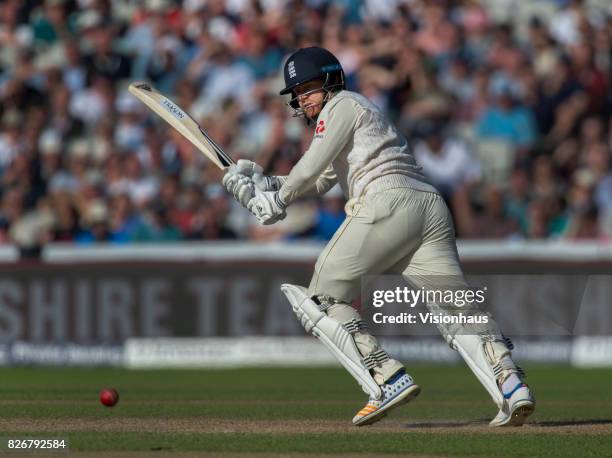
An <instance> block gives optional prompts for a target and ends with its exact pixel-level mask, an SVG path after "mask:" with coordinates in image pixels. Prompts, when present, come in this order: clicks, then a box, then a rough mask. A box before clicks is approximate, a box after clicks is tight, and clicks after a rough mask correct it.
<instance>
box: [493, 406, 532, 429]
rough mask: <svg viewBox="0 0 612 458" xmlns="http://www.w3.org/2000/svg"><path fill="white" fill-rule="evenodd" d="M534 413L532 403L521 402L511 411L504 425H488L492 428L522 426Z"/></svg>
mask: <svg viewBox="0 0 612 458" xmlns="http://www.w3.org/2000/svg"><path fill="white" fill-rule="evenodd" d="M534 411H535V403H534V402H532V401H523V402H522V403H519V405H518V406H517V407H515V409H514V410H513V411H512V413H511V414H510V416H509V418H508V420H506V421H505V422H504V423H498V424H496V425H490V426H493V427H496V426H523V425H524V424H525V421H526V420H527V417H529V416H530V415H531V414H532V413H533V412H534Z"/></svg>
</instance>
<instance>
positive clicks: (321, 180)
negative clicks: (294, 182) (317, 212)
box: [270, 165, 338, 197]
mask: <svg viewBox="0 0 612 458" xmlns="http://www.w3.org/2000/svg"><path fill="white" fill-rule="evenodd" d="M287 176H288V175H283V176H274V177H270V178H273V179H275V180H276V181H277V183H278V188H277V189H280V188H281V187H282V186H283V184H285V181H287ZM337 182H338V178H337V177H336V172H334V168H333V167H332V166H331V165H330V166H329V167H327V168H326V169H325V170H324V171H323V173H322V174H321V175H320V176H319V177H318V178H317V181H315V183H314V185H313V186H312V187H310V188H308V189H307V190H305V191H304V192H303V193H302V194H301V195H300V196H301V197H317V196H321V195H323V194H325V193H326V192H327V191H329V190H330V189H331V188H333V187H334V185H335V184H336V183H337Z"/></svg>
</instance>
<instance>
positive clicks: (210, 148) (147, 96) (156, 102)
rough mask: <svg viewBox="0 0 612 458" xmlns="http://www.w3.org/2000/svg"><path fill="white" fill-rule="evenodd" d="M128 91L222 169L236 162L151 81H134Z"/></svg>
mask: <svg viewBox="0 0 612 458" xmlns="http://www.w3.org/2000/svg"><path fill="white" fill-rule="evenodd" d="M128 91H129V92H130V93H131V94H132V95H134V96H135V97H136V98H137V99H139V100H140V101H141V102H142V103H144V104H145V105H146V106H147V107H149V109H150V110H152V111H154V112H155V113H157V115H158V116H160V117H161V118H162V119H163V120H164V121H166V122H167V123H168V124H170V125H171V126H172V127H174V128H175V129H176V130H178V131H179V132H180V133H181V135H182V136H183V137H185V138H186V139H187V140H189V141H190V142H191V143H192V144H193V146H195V147H196V148H197V149H198V150H199V151H201V152H202V154H204V155H205V156H206V157H207V158H208V159H210V160H211V161H213V162H214V163H215V165H216V166H217V167H219V168H220V169H221V170H224V169H225V168H226V167H229V166H230V165H232V164H233V163H234V161H233V160H232V158H231V157H229V156H228V155H227V154H226V153H225V151H223V149H221V147H220V146H219V145H217V144H216V143H215V142H214V140H213V139H212V138H210V136H209V135H208V134H207V133H206V131H204V129H202V128H201V127H200V125H199V124H198V123H197V122H196V121H195V120H194V119H193V118H192V117H191V116H189V114H187V113H186V112H185V111H183V110H182V109H181V107H179V106H178V105H177V104H176V103H174V102H173V101H172V100H170V99H169V98H168V97H166V96H164V95H163V94H161V93H160V92H158V91H156V90H155V88H153V86H151V85H150V84H149V83H147V82H144V81H136V82H133V83H131V84H130V85H129V86H128Z"/></svg>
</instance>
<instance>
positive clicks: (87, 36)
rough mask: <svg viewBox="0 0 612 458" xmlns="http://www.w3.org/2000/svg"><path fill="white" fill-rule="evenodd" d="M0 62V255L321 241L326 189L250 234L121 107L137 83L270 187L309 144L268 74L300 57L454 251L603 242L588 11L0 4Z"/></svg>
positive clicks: (335, 1) (161, 136)
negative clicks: (382, 139) (437, 210)
mask: <svg viewBox="0 0 612 458" xmlns="http://www.w3.org/2000/svg"><path fill="white" fill-rule="evenodd" d="M0 44H1V46H0V180H1V181H2V184H1V195H0V242H1V243H18V244H20V245H21V246H23V247H32V246H38V245H42V244H44V243H47V242H51V241H58V242H72V243H83V244H88V243H94V242H98V241H111V242H114V243H131V242H151V241H152V242H164V241H177V240H210V239H229V238H240V239H254V240H271V239H293V238H299V237H309V238H316V239H321V240H326V239H329V238H330V237H331V235H332V234H333V232H334V231H335V229H336V228H337V227H338V225H339V224H340V223H341V222H342V220H343V218H344V212H343V206H344V198H343V196H342V193H341V192H339V191H338V190H337V189H334V190H332V191H331V192H330V193H329V194H328V195H326V196H324V197H323V198H321V199H310V200H304V201H300V202H299V203H297V204H296V205H294V206H292V207H290V212H289V215H288V217H287V219H286V220H284V221H283V222H281V223H279V224H277V225H274V226H270V227H261V226H259V225H258V224H257V223H256V221H255V219H254V218H252V217H251V216H250V215H249V214H248V212H247V211H246V210H243V209H242V208H240V207H239V206H238V205H237V204H236V203H235V202H234V201H233V200H232V199H230V197H229V196H228V194H227V193H226V192H225V190H224V189H223V188H222V187H221V186H220V181H221V172H220V171H219V170H218V169H217V168H216V167H215V166H213V165H212V164H211V163H210V162H209V161H207V160H206V159H205V158H203V157H202V156H201V155H200V154H199V153H198V152H197V151H196V150H195V149H194V148H193V147H192V146H191V144H190V143H188V142H187V141H186V140H185V139H184V138H182V137H181V136H180V135H179V134H178V133H177V132H175V131H174V130H173V129H171V128H168V127H167V126H166V125H165V124H164V123H163V122H161V121H160V120H159V119H157V118H156V117H155V116H154V115H152V114H151V113H149V112H148V111H147V110H146V108H145V107H144V106H143V105H142V104H141V103H140V102H138V101H137V100H136V99H134V98H133V97H132V96H131V95H129V93H128V92H127V91H126V87H127V84H128V83H129V82H130V81H133V80H147V81H150V82H152V83H153V85H154V86H155V87H156V88H157V89H158V90H160V91H161V92H163V93H166V94H169V95H171V97H172V98H173V99H174V100H175V101H176V102H177V103H178V105H180V106H181V107H183V108H184V109H186V111H188V112H189V113H191V114H192V115H193V116H194V118H195V119H196V120H197V121H198V122H199V123H200V124H201V125H202V126H203V127H204V128H205V129H206V130H207V131H208V132H209V133H210V135H211V136H212V137H213V138H214V139H215V140H216V142H217V143H218V144H220V145H221V146H222V147H223V148H224V149H225V150H226V151H227V152H228V153H229V154H230V155H231V156H232V157H234V158H249V159H252V160H255V161H256V162H258V163H259V164H261V165H262V166H263V167H264V169H265V171H266V172H267V173H270V174H277V175H284V174H287V173H288V172H289V170H290V169H291V167H292V165H293V164H295V163H296V162H297V160H298V159H299V158H300V156H301V154H302V152H303V151H305V150H306V149H307V147H308V145H309V143H310V140H311V138H312V132H311V131H310V130H309V129H308V128H307V127H306V126H305V124H304V122H303V120H300V119H298V118H292V117H291V115H290V110H289V109H288V108H287V107H286V106H285V102H286V100H284V99H283V98H282V97H280V96H278V91H279V90H280V88H282V87H283V82H282V80H281V72H280V69H281V66H282V63H283V59H284V57H285V56H286V55H287V54H288V53H289V52H291V51H293V50H295V49H297V48H299V47H305V46H312V45H319V46H323V47H326V48H327V49H329V50H330V51H332V52H333V53H335V54H336V55H337V56H338V58H339V60H340V61H341V63H342V65H343V67H344V69H345V72H346V76H347V84H348V88H349V89H351V90H355V91H358V92H361V93H363V94H364V95H365V96H367V97H368V98H370V99H371V100H372V101H373V102H374V103H376V104H377V105H378V106H379V107H380V108H382V109H383V110H384V111H385V112H386V113H387V114H388V115H389V116H390V117H391V119H392V120H393V121H394V122H395V123H396V125H397V126H398V128H399V129H400V130H401V131H402V132H403V133H404V135H405V136H406V137H407V138H408V139H409V142H410V143H411V145H412V147H413V150H414V153H415V155H416V157H417V160H418V161H419V163H420V165H421V166H422V167H423V170H424V172H425V173H426V175H427V176H428V177H429V178H430V179H431V181H432V182H433V183H434V184H435V185H436V186H437V187H438V188H439V189H440V190H441V192H442V193H443V195H444V197H445V199H446V200H447V202H448V204H449V206H450V208H451V211H452V212H453V215H454V217H455V222H456V230H457V234H458V236H459V237H461V238H530V239H532V238H567V239H582V238H591V239H594V238H598V239H609V238H610V237H612V166H611V163H612V161H611V148H612V119H611V117H610V108H611V106H612V78H611V75H612V6H611V5H610V4H609V2H608V1H607V0H600V1H597V0H592V1H589V0H582V1H581V0H538V1H532V2H530V1H522V0H486V1H485V0H482V1H478V0H463V1H460V0H455V1H451V0H447V1H443V0H403V1H402V0H385V1H381V0H361V1H360V0H301V1H294V0H260V1H257V0H227V1H222V0H183V1H180V0H141V1H137V0H4V1H2V2H0Z"/></svg>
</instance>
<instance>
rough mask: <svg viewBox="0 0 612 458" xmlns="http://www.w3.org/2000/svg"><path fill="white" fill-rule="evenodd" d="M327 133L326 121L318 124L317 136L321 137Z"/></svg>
mask: <svg viewBox="0 0 612 458" xmlns="http://www.w3.org/2000/svg"><path fill="white" fill-rule="evenodd" d="M323 132H325V121H323V120H321V121H319V123H318V124H317V128H316V129H315V134H317V135H320V134H322V133H323Z"/></svg>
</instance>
